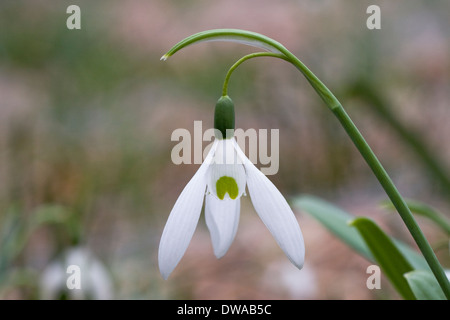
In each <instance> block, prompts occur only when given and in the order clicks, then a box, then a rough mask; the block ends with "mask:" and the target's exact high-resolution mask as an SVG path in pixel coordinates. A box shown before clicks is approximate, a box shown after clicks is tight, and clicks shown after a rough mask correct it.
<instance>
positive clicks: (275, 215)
mask: <svg viewBox="0 0 450 320" xmlns="http://www.w3.org/2000/svg"><path fill="white" fill-rule="evenodd" d="M235 147H236V151H237V153H238V155H239V156H240V157H241V158H242V159H243V162H244V167H245V170H246V174H247V186H248V191H249V193H250V198H251V199H252V203H253V206H254V207H255V210H256V212H257V213H258V215H259V217H260V218H261V220H262V221H263V222H264V224H265V225H266V227H267V228H268V229H269V231H270V232H271V233H272V235H273V237H274V238H275V240H276V241H277V243H278V245H279V246H280V247H281V249H282V250H283V251H284V252H285V254H286V255H287V257H288V258H289V260H290V261H291V262H292V263H293V264H294V265H295V266H297V267H298V268H299V269H301V268H302V266H303V262H304V259H305V245H304V241H303V235H302V232H301V230H300V226H299V225H298V222H297V219H296V218H295V215H294V213H293V212H292V209H291V208H290V207H289V204H288V203H287V201H286V199H285V198H284V197H283V195H282V194H281V193H280V191H278V189H277V188H276V187H275V185H274V184H273V183H272V182H271V181H270V180H269V179H268V178H267V177H266V176H265V175H264V174H263V173H262V172H261V171H259V170H258V168H256V167H255V166H254V165H253V163H252V162H251V161H250V160H248V158H247V157H246V156H245V154H244V153H243V152H242V150H241V149H240V147H239V146H238V144H237V143H235Z"/></svg>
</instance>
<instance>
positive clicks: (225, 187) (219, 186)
mask: <svg viewBox="0 0 450 320" xmlns="http://www.w3.org/2000/svg"><path fill="white" fill-rule="evenodd" d="M216 192H217V196H218V197H219V199H220V200H223V198H224V197H225V193H227V192H228V195H229V196H230V198H231V199H233V200H234V199H236V198H237V196H238V195H239V188H238V185H237V183H236V180H234V178H232V177H227V176H223V177H220V179H219V180H217V182H216Z"/></svg>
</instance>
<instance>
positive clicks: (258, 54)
mask: <svg viewBox="0 0 450 320" xmlns="http://www.w3.org/2000/svg"><path fill="white" fill-rule="evenodd" d="M257 57H273V58H279V59H283V60H286V61H289V60H288V59H287V58H286V56H285V55H283V54H279V53H273V52H256V53H250V54H248V55H246V56H243V57H242V58H240V59H239V60H238V61H236V62H235V64H233V65H232V66H231V68H230V69H229V70H228V72H227V75H226V76H225V80H224V82H223V89H222V96H226V95H227V92H228V82H229V81H230V77H231V74H232V73H233V71H234V70H236V68H237V67H239V66H240V65H241V64H242V63H243V62H245V61H247V60H249V59H252V58H257Z"/></svg>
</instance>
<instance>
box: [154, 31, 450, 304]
mask: <svg viewBox="0 0 450 320" xmlns="http://www.w3.org/2000/svg"><path fill="white" fill-rule="evenodd" d="M214 40H225V41H230V40H232V41H234V42H238V43H243V44H247V45H248V44H249V45H252V46H256V47H259V48H263V49H265V50H268V51H270V52H272V53H271V54H266V56H268V55H271V56H276V57H278V58H280V57H281V56H284V58H283V59H284V60H287V61H289V62H290V63H291V64H293V65H294V66H295V67H296V68H297V69H298V70H299V71H300V72H301V73H302V74H303V75H304V76H305V78H306V79H307V80H308V82H309V83H310V84H311V86H312V87H313V88H314V90H315V91H316V92H317V94H318V95H319V96H320V97H321V98H322V100H323V101H324V102H325V104H326V105H327V107H328V108H329V109H330V110H331V111H333V113H334V115H335V116H336V117H337V119H338V120H339V122H340V123H341V124H342V126H343V127H344V129H345V131H346V132H347V134H348V135H349V137H350V139H351V140H352V141H353V143H354V145H355V146H356V148H357V149H358V150H359V152H360V153H361V155H362V157H363V158H364V160H365V161H366V162H367V164H368V165H369V167H370V169H371V170H372V172H373V173H374V174H375V177H376V178H377V179H378V181H379V182H380V184H381V186H382V187H383V189H384V190H385V192H386V194H387V195H388V197H389V198H390V200H391V201H392V203H393V205H394V206H395V208H396V209H397V212H398V213H399V214H400V216H401V218H402V220H403V221H404V223H405V225H406V227H407V228H408V230H409V232H410V233H411V235H412V237H413V238H414V240H415V242H416V243H417V245H418V247H419V249H420V251H421V252H422V254H423V256H424V258H425V260H426V261H427V263H428V265H429V266H430V269H431V270H432V272H433V274H434V276H435V277H436V279H437V281H438V282H439V285H440V286H441V288H442V290H443V292H444V293H445V296H446V297H447V299H450V282H449V281H448V279H447V277H446V275H445V272H444V269H443V268H442V266H441V264H440V263H439V260H438V259H437V257H436V255H435V253H434V251H433V249H432V248H431V246H430V244H429V243H428V241H427V239H426V238H425V236H424V234H423V233H422V230H421V229H420V227H419V225H418V224H417V222H416V220H415V219H414V216H413V215H412V213H411V211H410V210H409V208H408V206H407V205H406V202H405V200H404V199H403V197H402V196H401V194H400V192H399V191H398V190H397V188H396V187H395V185H394V183H393V182H392V180H391V178H390V177H389V175H388V174H387V172H386V170H385V169H384V168H383V166H382V165H381V163H380V161H379V160H378V158H377V157H376V156H375V154H374V153H373V151H372V149H371V148H370V147H369V145H368V144H367V142H366V141H365V140H364V138H363V136H362V135H361V133H360V132H359V130H358V128H357V127H356V126H355V124H354V123H353V121H352V120H351V119H350V117H349V116H348V114H347V113H346V112H345V110H344V108H343V107H342V105H341V103H340V102H339V100H338V99H337V98H336V97H335V96H334V95H333V93H332V92H331V91H330V90H329V89H328V88H327V87H326V86H325V85H324V84H323V83H322V82H321V81H320V80H319V79H318V78H317V77H316V75H314V73H312V72H311V71H310V70H309V69H308V68H307V67H306V66H305V65H304V64H303V63H302V62H301V61H300V60H299V59H298V58H297V57H296V56H295V55H294V54H292V53H291V52H290V51H289V50H287V49H286V48H285V47H284V46H283V45H282V44H280V43H279V42H277V41H275V40H273V39H271V38H268V37H266V36H264V35H261V34H258V33H254V32H249V31H245V30H237V29H217V30H209V31H204V32H200V33H197V34H194V35H192V36H190V37H188V38H186V39H184V40H182V41H180V42H179V43H177V44H176V45H175V46H174V47H172V49H170V50H169V51H168V52H167V53H166V54H165V55H164V56H163V57H162V58H161V59H162V60H166V59H167V58H168V57H170V56H171V55H173V54H174V53H175V52H177V51H179V50H180V49H182V48H184V47H186V46H188V45H190V44H193V43H196V42H200V41H214ZM258 56H259V55H258ZM244 58H245V57H244ZM250 58H252V56H248V58H245V59H244V60H243V61H241V62H239V61H238V62H239V63H238V62H237V63H238V64H237V65H236V67H235V68H233V67H232V70H231V69H230V71H229V72H228V74H227V78H229V77H230V75H231V73H232V72H233V70H235V69H236V68H237V66H239V65H240V64H241V63H242V62H244V61H246V60H248V59H250ZM241 60H242V59H241ZM227 83H228V80H227ZM226 86H227V84H226ZM226 86H225V89H224V90H225V92H226V88H227V87H226Z"/></svg>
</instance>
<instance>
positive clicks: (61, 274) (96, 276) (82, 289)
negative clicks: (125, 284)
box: [40, 247, 113, 300]
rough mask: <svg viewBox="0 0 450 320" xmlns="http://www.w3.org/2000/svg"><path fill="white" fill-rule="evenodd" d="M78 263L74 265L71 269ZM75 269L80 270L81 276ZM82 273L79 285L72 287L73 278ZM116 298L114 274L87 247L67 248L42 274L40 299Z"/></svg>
mask: <svg viewBox="0 0 450 320" xmlns="http://www.w3.org/2000/svg"><path fill="white" fill-rule="evenodd" d="M73 266H75V268H72V267H73ZM73 270H75V271H79V274H78V275H75V274H73V273H72V272H73ZM73 276H79V277H80V278H79V280H80V282H79V288H70V286H69V285H68V284H69V283H68V282H70V277H73ZM112 297H113V284H112V280H111V276H110V274H109V272H108V271H107V270H106V268H105V267H104V266H103V264H102V263H101V262H100V261H99V260H98V259H97V258H96V257H95V256H94V255H93V253H92V252H91V251H90V250H89V249H87V248H84V247H73V248H70V249H68V250H66V251H65V252H64V253H63V255H62V256H61V257H59V258H58V259H57V260H55V261H53V262H51V263H50V264H49V265H48V266H47V267H46V268H45V269H44V271H43V272H42V275H41V277H40V298H41V299H45V300H53V299H63V298H64V299H71V300H72V299H74V300H81V299H93V300H109V299H112Z"/></svg>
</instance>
